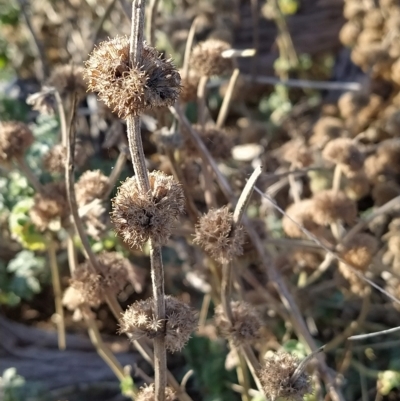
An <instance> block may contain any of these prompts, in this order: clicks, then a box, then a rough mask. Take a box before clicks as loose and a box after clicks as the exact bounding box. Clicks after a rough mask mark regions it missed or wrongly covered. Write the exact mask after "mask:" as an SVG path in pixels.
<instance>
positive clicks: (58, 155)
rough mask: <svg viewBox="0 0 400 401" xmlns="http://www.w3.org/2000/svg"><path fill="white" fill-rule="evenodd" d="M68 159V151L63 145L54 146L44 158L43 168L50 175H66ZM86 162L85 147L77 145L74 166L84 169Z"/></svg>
mask: <svg viewBox="0 0 400 401" xmlns="http://www.w3.org/2000/svg"><path fill="white" fill-rule="evenodd" d="M66 159H67V149H66V148H65V146H63V145H62V144H60V143H59V144H57V145H54V146H53V147H52V148H50V149H49V150H48V152H47V153H45V155H44V156H43V160H42V164H43V168H44V169H45V170H46V171H48V172H49V173H53V174H61V173H65V161H66ZM85 162H86V152H85V150H84V148H83V146H81V145H79V143H78V144H76V145H75V156H74V166H75V167H76V168H80V167H82V166H83V165H84V164H85Z"/></svg>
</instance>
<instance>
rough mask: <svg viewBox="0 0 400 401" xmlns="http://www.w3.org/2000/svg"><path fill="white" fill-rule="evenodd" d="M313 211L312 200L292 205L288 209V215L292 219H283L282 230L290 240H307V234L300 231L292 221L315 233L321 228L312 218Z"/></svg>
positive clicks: (285, 217) (284, 217)
mask: <svg viewBox="0 0 400 401" xmlns="http://www.w3.org/2000/svg"><path fill="white" fill-rule="evenodd" d="M313 209H314V202H313V201H312V200H311V199H304V200H301V201H300V202H296V203H293V204H291V205H290V206H289V207H288V208H287V209H286V214H287V215H288V216H289V217H290V218H291V219H290V218H289V217H287V216H283V219H282V228H283V231H284V232H285V234H286V235H287V236H288V237H290V238H307V236H306V234H304V233H303V231H301V230H300V228H299V227H298V226H297V225H296V224H295V223H294V222H293V221H292V219H293V220H294V221H295V222H296V223H298V224H299V225H301V226H303V227H304V228H305V229H306V230H308V231H310V232H313V233H315V232H316V230H318V228H319V227H318V224H316V223H315V222H314V220H313V218H312V214H313Z"/></svg>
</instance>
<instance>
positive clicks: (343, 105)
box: [337, 92, 369, 136]
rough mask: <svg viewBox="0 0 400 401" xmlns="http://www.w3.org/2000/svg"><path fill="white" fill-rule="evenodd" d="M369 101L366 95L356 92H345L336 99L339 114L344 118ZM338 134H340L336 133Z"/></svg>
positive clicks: (351, 115)
mask: <svg viewBox="0 0 400 401" xmlns="http://www.w3.org/2000/svg"><path fill="white" fill-rule="evenodd" d="M368 103H369V97H368V95H366V94H364V93H358V92H345V93H343V95H341V96H340V98H339V100H338V106H339V111H340V115H341V116H342V117H343V118H344V119H348V118H351V117H353V116H354V115H355V114H356V113H357V112H358V111H359V110H361V109H362V108H364V107H366V106H367V105H368ZM337 136H340V135H337Z"/></svg>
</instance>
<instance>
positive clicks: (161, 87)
mask: <svg viewBox="0 0 400 401" xmlns="http://www.w3.org/2000/svg"><path fill="white" fill-rule="evenodd" d="M85 66H86V69H85V72H84V75H85V78H86V80H87V82H88V86H89V89H90V90H92V91H95V92H98V96H99V98H100V99H101V100H102V101H103V102H104V103H105V104H106V105H107V106H108V107H110V108H111V109H112V110H113V111H114V112H115V113H117V114H118V116H119V117H121V118H126V117H127V116H129V115H140V114H142V113H143V112H145V111H147V110H149V109H152V108H154V107H165V106H171V105H173V104H174V103H175V101H176V100H177V99H178V97H179V93H180V90H181V86H180V85H181V78H180V75H179V73H178V71H177V69H176V68H175V67H174V65H173V64H172V62H171V60H166V59H162V58H161V56H160V54H159V53H158V51H157V50H156V49H154V48H153V47H150V46H147V45H146V44H144V45H143V52H142V65H141V66H133V67H130V66H129V39H128V37H125V36H123V37H116V38H114V39H112V40H108V41H105V42H102V43H100V45H99V46H98V47H97V48H95V49H94V50H93V52H92V54H91V55H90V57H89V60H87V61H86V64H85Z"/></svg>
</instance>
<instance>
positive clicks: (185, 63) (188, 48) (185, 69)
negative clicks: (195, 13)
mask: <svg viewBox="0 0 400 401" xmlns="http://www.w3.org/2000/svg"><path fill="white" fill-rule="evenodd" d="M198 21H199V19H198V18H197V17H196V18H195V19H194V20H193V22H192V25H191V27H190V31H189V34H188V37H187V40H186V46H185V56H184V58H183V69H182V77H183V78H184V79H186V78H188V77H189V62H190V54H191V51H192V45H193V40H194V35H195V34H196V28H197V23H198Z"/></svg>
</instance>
